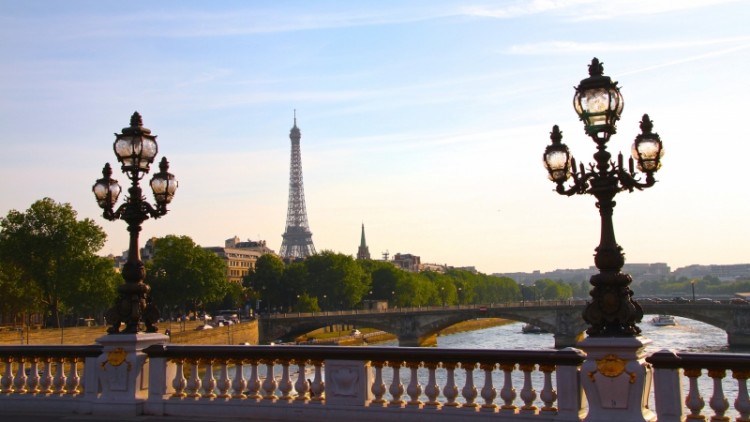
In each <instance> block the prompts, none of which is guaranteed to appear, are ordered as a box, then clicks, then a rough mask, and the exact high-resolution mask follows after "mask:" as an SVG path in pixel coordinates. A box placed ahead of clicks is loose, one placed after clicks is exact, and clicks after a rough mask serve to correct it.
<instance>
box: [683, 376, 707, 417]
mask: <svg viewBox="0 0 750 422" xmlns="http://www.w3.org/2000/svg"><path fill="white" fill-rule="evenodd" d="M702 372H703V371H702V370H701V369H700V368H688V369H685V376H686V377H688V382H689V389H688V395H687V397H685V406H687V408H688V409H690V414H689V415H688V417H687V419H689V420H704V419H706V417H705V416H703V415H701V410H703V406H705V405H706V402H705V401H703V397H701V393H700V390H698V377H700V376H701V373H702Z"/></svg>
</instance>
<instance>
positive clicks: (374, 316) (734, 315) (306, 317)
mask: <svg viewBox="0 0 750 422" xmlns="http://www.w3.org/2000/svg"><path fill="white" fill-rule="evenodd" d="M584 306H585V303H583V302H576V303H573V302H560V303H542V304H529V303H523V304H521V303H516V304H503V305H494V306H487V307H485V306H471V307H466V306H464V307H432V308H410V309H397V310H393V309H389V310H387V311H343V312H333V313H315V314H299V315H283V316H273V317H270V318H269V317H265V318H262V319H261V321H260V324H259V328H260V339H261V342H271V341H274V340H275V339H278V338H289V337H290V336H293V335H301V334H304V333H307V332H310V331H313V330H315V329H318V328H321V327H325V326H327V325H333V324H350V325H355V326H358V327H372V328H376V329H378V330H382V331H385V332H388V333H392V334H394V335H396V336H397V337H398V341H399V345H401V346H420V345H425V344H429V343H430V342H431V341H432V339H433V338H434V336H435V334H437V333H438V332H439V331H440V330H442V329H444V328H446V327H448V326H450V325H453V324H455V323H457V322H461V321H466V320H470V319H475V318H505V319H509V320H513V321H520V322H525V323H528V324H533V325H536V326H539V327H540V328H543V329H546V330H547V331H549V332H551V333H553V335H554V338H555V347H567V346H574V345H575V344H576V343H577V342H578V341H579V340H580V339H582V338H583V332H584V331H585V329H586V328H587V325H586V324H585V323H584V321H583V318H582V315H581V314H582V312H583V308H584ZM642 306H643V308H644V312H645V313H648V314H660V313H663V314H669V315H675V316H681V317H685V318H690V319H694V320H696V321H701V322H704V323H706V324H709V325H713V326H715V327H717V328H720V329H722V330H724V331H726V332H727V341H728V343H729V345H730V346H750V306H741V305H730V304H695V303H687V304H651V303H643V304H642ZM643 323H647V321H643V322H641V324H643Z"/></svg>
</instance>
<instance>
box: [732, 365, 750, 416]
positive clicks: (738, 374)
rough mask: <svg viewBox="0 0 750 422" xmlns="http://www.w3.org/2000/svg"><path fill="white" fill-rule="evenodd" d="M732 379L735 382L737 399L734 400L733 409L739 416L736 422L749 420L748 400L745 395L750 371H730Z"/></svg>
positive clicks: (749, 400)
mask: <svg viewBox="0 0 750 422" xmlns="http://www.w3.org/2000/svg"><path fill="white" fill-rule="evenodd" d="M732 378H734V379H736V380H737V398H736V399H735V400H734V409H735V410H737V413H739V414H740V417H739V418H737V420H738V421H748V420H750V399H748V394H747V379H748V378H750V371H732Z"/></svg>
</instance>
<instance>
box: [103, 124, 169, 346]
mask: <svg viewBox="0 0 750 422" xmlns="http://www.w3.org/2000/svg"><path fill="white" fill-rule="evenodd" d="M114 151H115V155H116V156H117V160H118V161H119V162H120V164H121V165H122V172H123V173H125V174H126V175H127V176H128V178H129V179H130V180H131V182H132V184H131V186H130V188H129V189H128V196H127V197H126V199H125V202H124V203H123V204H121V205H120V206H119V207H118V208H117V209H116V210H115V209H114V206H115V203H116V202H117V198H118V197H119V195H120V192H121V191H122V189H121V187H120V185H119V184H118V183H117V180H114V179H112V177H111V176H112V168H111V167H110V165H109V163H107V164H105V165H104V169H103V170H102V176H103V177H102V178H101V179H98V180H97V181H96V183H95V184H94V186H93V188H92V190H93V192H94V196H95V197H96V201H97V203H98V204H99V206H100V207H101V208H102V209H103V210H104V212H103V216H104V218H106V219H107V220H110V221H114V220H120V219H121V220H125V222H126V223H127V224H128V231H129V232H130V245H129V248H128V260H127V262H126V263H125V265H124V267H123V270H122V277H123V279H124V280H125V282H124V283H123V284H121V285H120V286H119V287H118V288H117V290H118V293H119V295H118V297H117V299H116V302H115V304H114V305H113V306H112V308H110V309H109V310H108V311H107V313H106V317H107V320H108V321H109V322H110V323H111V324H112V326H111V327H109V328H108V329H107V332H108V333H109V334H117V333H122V334H136V333H138V332H140V331H143V329H144V327H143V326H145V331H146V332H147V333H155V332H157V331H158V329H157V327H156V325H155V323H156V321H157V320H158V318H159V310H158V309H157V307H156V306H155V305H154V304H153V303H152V302H151V297H150V296H149V292H150V290H151V287H149V286H148V285H147V284H145V283H144V282H143V281H144V280H145V279H146V270H145V267H144V265H143V261H141V253H140V247H139V245H138V233H140V231H141V224H142V223H143V222H144V221H146V220H148V218H149V217H151V218H159V217H161V216H163V215H165V214H166V213H167V212H168V211H167V204H169V203H170V202H171V201H172V197H173V196H174V193H175V191H176V190H177V180H176V179H175V177H174V175H172V174H171V173H169V171H168V170H169V163H168V162H167V159H166V157H164V158H162V159H161V162H160V163H159V170H160V171H159V172H158V173H156V174H154V176H153V177H152V178H151V181H150V183H149V184H150V185H151V190H152V191H153V193H154V199H155V200H156V206H155V207H154V206H152V205H151V204H149V203H148V202H146V197H144V196H143V194H142V190H141V187H140V183H139V182H140V180H141V179H142V178H143V176H144V175H145V174H146V173H148V172H149V170H150V167H151V163H153V161H154V158H155V157H156V154H157V152H158V151H159V148H158V145H157V143H156V135H151V130H149V129H148V128H145V127H143V121H142V119H141V115H140V114H138V112H135V113H133V116H132V117H131V118H130V126H129V127H126V128H124V129H123V130H122V133H121V134H115V143H114ZM121 323H125V328H124V329H123V330H122V331H120V324H121Z"/></svg>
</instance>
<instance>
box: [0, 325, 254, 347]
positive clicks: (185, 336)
mask: <svg viewBox="0 0 750 422" xmlns="http://www.w3.org/2000/svg"><path fill="white" fill-rule="evenodd" d="M199 325H202V323H199V322H196V321H187V322H185V323H184V324H181V323H178V322H173V323H171V324H170V323H169V322H162V323H159V324H158V326H159V332H160V333H164V332H165V331H166V330H169V331H170V334H171V335H170V339H171V340H170V341H171V342H172V343H180V344H242V343H246V342H247V343H249V344H258V322H257V321H247V322H242V323H241V324H237V325H231V326H227V327H217V328H214V329H209V330H196V327H198V326H199ZM106 334H107V327H104V326H98V327H66V328H65V329H63V330H60V329H58V328H48V329H39V328H36V329H34V328H32V329H30V330H26V329H17V328H13V327H4V328H3V329H2V330H0V344H94V343H96V339H97V338H99V337H101V336H103V335H106Z"/></svg>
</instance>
